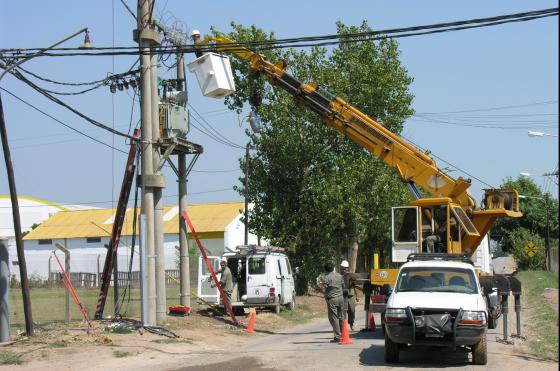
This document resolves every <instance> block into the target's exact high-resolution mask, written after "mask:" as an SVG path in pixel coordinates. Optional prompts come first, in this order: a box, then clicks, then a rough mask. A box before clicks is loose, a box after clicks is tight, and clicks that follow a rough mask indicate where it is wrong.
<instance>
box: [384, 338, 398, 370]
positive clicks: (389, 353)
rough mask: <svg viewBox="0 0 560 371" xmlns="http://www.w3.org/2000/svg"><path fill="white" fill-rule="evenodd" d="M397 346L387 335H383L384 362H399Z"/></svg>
mask: <svg viewBox="0 0 560 371" xmlns="http://www.w3.org/2000/svg"><path fill="white" fill-rule="evenodd" d="M399 351H400V349H399V344H397V343H393V341H392V340H391V339H390V338H389V335H387V333H385V362H387V363H398V362H399Z"/></svg>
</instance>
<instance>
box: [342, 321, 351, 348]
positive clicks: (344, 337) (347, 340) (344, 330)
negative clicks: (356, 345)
mask: <svg viewBox="0 0 560 371" xmlns="http://www.w3.org/2000/svg"><path fill="white" fill-rule="evenodd" d="M338 344H340V345H346V344H353V343H352V340H350V334H349V333H348V321H347V320H344V324H343V325H342V341H341V342H339V343H338Z"/></svg>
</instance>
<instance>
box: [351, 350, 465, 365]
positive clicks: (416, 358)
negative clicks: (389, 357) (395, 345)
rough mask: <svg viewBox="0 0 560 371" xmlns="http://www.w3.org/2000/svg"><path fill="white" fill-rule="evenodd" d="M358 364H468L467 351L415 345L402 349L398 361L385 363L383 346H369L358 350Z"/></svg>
mask: <svg viewBox="0 0 560 371" xmlns="http://www.w3.org/2000/svg"><path fill="white" fill-rule="evenodd" d="M359 356H360V364H361V365H363V366H389V365H390V366H391V367H407V368H409V367H417V368H444V367H465V366H467V365H469V364H470V362H469V356H468V352H466V351H462V350H457V351H455V352H451V351H449V350H443V349H441V350H438V349H437V348H424V347H417V348H414V349H409V350H403V351H401V353H400V359H399V363H392V364H387V363H385V361H384V359H385V357H384V347H383V346H374V345H372V346H370V347H369V348H366V349H363V350H362V351H361V352H360V355H359Z"/></svg>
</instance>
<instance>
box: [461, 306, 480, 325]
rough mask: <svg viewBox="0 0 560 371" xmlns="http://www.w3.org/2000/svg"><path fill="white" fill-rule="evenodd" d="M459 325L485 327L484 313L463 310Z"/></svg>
mask: <svg viewBox="0 0 560 371" xmlns="http://www.w3.org/2000/svg"><path fill="white" fill-rule="evenodd" d="M459 324H460V325H477V326H480V325H485V324H486V312H479V311H474V310H465V311H463V315H462V316H461V320H460V321H459Z"/></svg>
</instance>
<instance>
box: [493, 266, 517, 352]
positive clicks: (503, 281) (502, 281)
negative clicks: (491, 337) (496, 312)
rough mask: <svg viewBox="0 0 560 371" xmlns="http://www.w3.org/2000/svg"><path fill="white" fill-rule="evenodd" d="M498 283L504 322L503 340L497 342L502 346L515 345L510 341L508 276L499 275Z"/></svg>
mask: <svg viewBox="0 0 560 371" xmlns="http://www.w3.org/2000/svg"><path fill="white" fill-rule="evenodd" d="M496 283H497V285H498V295H499V296H500V298H501V302H502V320H503V335H504V337H503V339H500V338H496V341H497V342H499V343H502V344H508V345H513V341H509V340H508V338H507V337H508V312H509V311H508V299H509V292H510V286H509V280H508V279H507V278H506V276H504V275H501V274H497V275H496Z"/></svg>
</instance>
